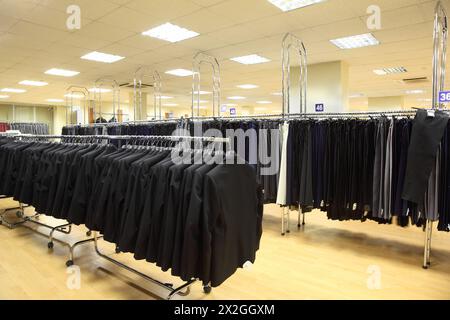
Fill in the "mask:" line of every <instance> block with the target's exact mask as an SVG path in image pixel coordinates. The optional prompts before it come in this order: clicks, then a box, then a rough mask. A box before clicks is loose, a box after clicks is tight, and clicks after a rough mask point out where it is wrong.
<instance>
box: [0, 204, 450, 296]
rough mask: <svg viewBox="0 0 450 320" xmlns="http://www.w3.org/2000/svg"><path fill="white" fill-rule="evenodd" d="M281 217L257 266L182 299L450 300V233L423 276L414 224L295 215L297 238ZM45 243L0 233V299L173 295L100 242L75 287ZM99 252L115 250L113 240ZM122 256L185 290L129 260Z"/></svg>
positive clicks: (63, 256)
mask: <svg viewBox="0 0 450 320" xmlns="http://www.w3.org/2000/svg"><path fill="white" fill-rule="evenodd" d="M12 206H14V203H13V202H11V201H9V200H0V212H1V211H2V209H3V208H8V207H12ZM30 210H31V212H32V209H31V208H29V209H27V212H28V213H31V212H30ZM279 215H280V208H278V207H276V206H267V207H266V210H265V218H264V234H263V238H262V241H261V249H260V251H259V252H258V255H257V260H256V263H255V265H253V266H252V267H251V268H249V269H244V270H238V271H237V272H236V274H235V275H234V276H233V277H231V278H230V279H228V281H227V282H225V283H224V284H223V285H222V286H220V287H219V288H214V289H213V291H212V293H211V294H210V295H204V294H203V293H202V288H201V286H200V285H199V284H194V285H193V286H192V290H191V294H190V295H189V296H187V297H180V296H176V299H450V234H447V233H440V232H434V234H433V243H432V255H431V259H432V267H431V269H428V270H424V269H422V267H421V266H422V259H423V258H422V257H423V242H424V233H423V232H422V231H421V230H420V229H417V228H415V227H412V228H406V229H402V228H400V227H397V226H393V225H390V226H389V225H378V224H376V223H374V222H365V223H361V222H352V221H350V222H335V221H329V220H327V218H326V215H325V214H323V213H320V212H314V213H310V214H308V215H307V220H306V226H305V227H304V229H302V230H300V231H298V230H297V227H296V225H297V223H296V217H295V215H294V214H292V215H291V218H292V222H291V227H292V232H291V233H290V234H288V235H287V236H285V237H282V236H281V235H280V217H279ZM10 216H11V217H14V212H12V213H11V215H10ZM42 219H43V220H51V223H54V220H52V219H49V218H45V217H43V218H42ZM40 230H42V231H46V230H45V229H42V228H40ZM85 232H86V230H85V229H83V228H78V227H77V228H75V230H74V232H73V234H71V235H69V236H65V235H61V234H59V235H57V237H58V238H59V239H66V240H68V241H72V242H74V241H76V240H80V239H85V238H86V236H85ZM47 242H48V241H47V239H46V238H45V237H43V236H40V235H38V234H35V233H34V232H32V231H30V230H28V229H26V228H17V229H14V230H9V229H8V228H6V227H4V226H0V299H158V296H164V295H166V294H167V292H166V291H164V290H163V289H160V288H158V287H156V286H154V285H152V284H148V283H146V282H145V281H143V280H142V279H141V278H139V277H137V276H135V275H133V274H131V273H129V272H127V271H125V270H122V269H119V268H118V267H116V266H115V265H113V264H111V263H110V262H108V261H106V260H103V259H101V258H99V257H98V256H96V254H95V251H94V248H93V244H92V243H90V244H87V245H84V246H82V247H79V248H77V249H76V252H75V255H76V258H75V259H76V260H75V263H76V265H77V266H79V270H80V276H81V278H80V280H81V281H80V282H79V283H80V288H79V289H76V288H75V289H74V288H73V284H74V283H75V284H76V282H73V279H74V273H73V272H74V270H69V271H68V270H67V268H66V266H65V262H66V260H67V257H68V250H67V248H66V247H64V246H62V245H60V244H58V243H55V248H54V250H53V251H52V252H51V251H49V250H48V249H47ZM101 248H102V249H103V250H105V251H106V252H108V253H109V254H113V252H114V248H113V247H112V246H111V245H108V244H105V243H102V244H101ZM115 256H116V255H115ZM117 259H120V260H121V261H123V262H126V263H128V264H130V265H132V266H134V267H135V268H137V269H139V270H141V271H143V272H145V273H147V274H149V275H151V276H153V277H155V278H157V279H161V280H162V281H165V282H167V281H169V282H174V283H175V284H180V282H179V281H178V280H177V279H175V278H172V277H170V275H169V274H168V273H163V272H161V271H159V270H158V268H157V267H155V266H153V265H151V264H149V263H145V262H137V261H135V260H134V259H133V258H132V257H131V256H130V255H127V254H120V255H117ZM68 272H69V273H68ZM68 284H69V285H68ZM70 288H72V289H70ZM155 293H156V294H155Z"/></svg>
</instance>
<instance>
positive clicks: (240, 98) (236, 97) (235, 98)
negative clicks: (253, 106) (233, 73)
mask: <svg viewBox="0 0 450 320" xmlns="http://www.w3.org/2000/svg"><path fill="white" fill-rule="evenodd" d="M244 99H245V97H240V96H233V97H228V100H244Z"/></svg>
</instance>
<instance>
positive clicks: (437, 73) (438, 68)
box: [432, 1, 448, 109]
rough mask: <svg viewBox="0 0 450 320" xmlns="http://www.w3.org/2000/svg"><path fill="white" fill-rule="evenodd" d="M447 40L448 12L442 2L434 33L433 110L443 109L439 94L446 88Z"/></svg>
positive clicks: (436, 14) (436, 12)
mask: <svg viewBox="0 0 450 320" xmlns="http://www.w3.org/2000/svg"><path fill="white" fill-rule="evenodd" d="M447 39H448V24H447V11H446V10H445V8H444V6H443V4H442V2H441V1H438V3H437V4H436V7H435V13H434V31H433V80H432V83H433V88H432V90H433V93H432V94H433V96H432V102H433V109H442V108H443V104H441V103H439V92H440V91H444V86H445V70H446V60H447V59H446V58H447Z"/></svg>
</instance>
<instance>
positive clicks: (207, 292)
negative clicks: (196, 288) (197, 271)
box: [203, 286, 212, 294]
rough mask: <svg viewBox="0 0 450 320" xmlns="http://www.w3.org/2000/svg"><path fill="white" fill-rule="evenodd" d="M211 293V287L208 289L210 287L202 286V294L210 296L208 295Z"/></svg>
mask: <svg viewBox="0 0 450 320" xmlns="http://www.w3.org/2000/svg"><path fill="white" fill-rule="evenodd" d="M211 291H212V289H211V287H210V286H204V287H203V292H204V293H206V294H210V293H211Z"/></svg>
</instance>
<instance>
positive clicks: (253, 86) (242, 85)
mask: <svg viewBox="0 0 450 320" xmlns="http://www.w3.org/2000/svg"><path fill="white" fill-rule="evenodd" d="M237 87H238V88H241V89H256V88H258V86H257V85H255V84H241V85H239V86H237Z"/></svg>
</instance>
